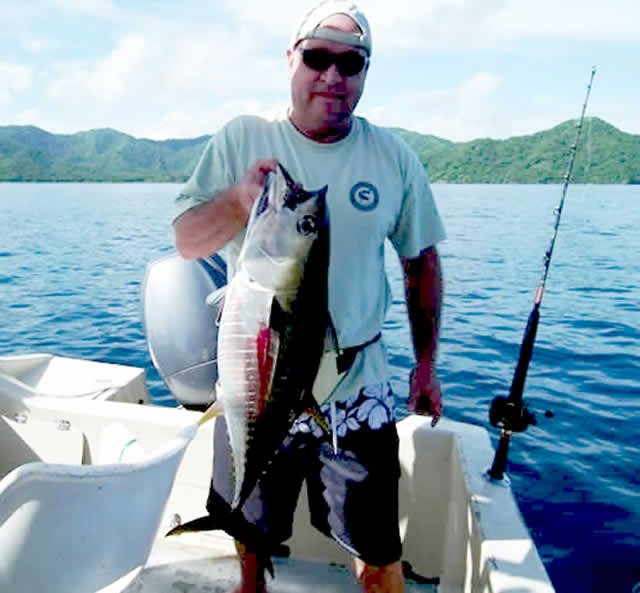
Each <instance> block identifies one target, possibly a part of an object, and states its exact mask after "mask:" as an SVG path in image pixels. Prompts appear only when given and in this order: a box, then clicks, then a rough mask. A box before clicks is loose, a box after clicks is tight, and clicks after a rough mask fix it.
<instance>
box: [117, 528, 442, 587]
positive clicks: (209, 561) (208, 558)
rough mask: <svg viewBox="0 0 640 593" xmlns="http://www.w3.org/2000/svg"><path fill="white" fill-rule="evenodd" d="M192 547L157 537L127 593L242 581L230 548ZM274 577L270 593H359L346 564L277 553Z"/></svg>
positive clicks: (233, 584)
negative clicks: (219, 550) (217, 550)
mask: <svg viewBox="0 0 640 593" xmlns="http://www.w3.org/2000/svg"><path fill="white" fill-rule="evenodd" d="M227 552H229V553H223V554H220V555H218V554H215V555H214V556H212V550H211V549H205V548H203V547H200V546H190V545H188V544H184V543H182V542H176V541H172V540H171V539H164V540H158V541H157V542H156V545H155V546H154V550H153V552H152V555H151V558H150V559H149V562H148V564H147V566H146V568H145V569H143V571H142V572H141V573H140V574H139V575H138V576H137V578H136V579H135V580H134V581H133V582H132V583H131V584H130V585H129V587H127V588H126V589H125V591H124V593H151V592H153V593H227V592H229V591H232V590H233V588H234V587H235V586H236V585H237V584H238V582H239V580H240V569H239V565H238V560H237V558H236V557H235V556H234V555H233V554H232V553H230V550H227ZM273 564H274V572H275V579H273V580H269V582H268V585H267V586H268V589H269V593H300V591H304V592H305V593H334V592H335V593H360V592H361V591H362V588H361V587H360V585H358V584H357V582H356V581H355V579H354V577H353V575H352V574H351V572H350V570H349V568H348V567H346V566H344V565H339V564H323V563H319V562H312V561H309V560H299V559H293V558H275V559H274V561H273ZM405 591H406V593H435V592H437V591H438V587H437V586H436V585H428V584H426V585H425V584H417V583H415V582H412V581H411V580H408V581H407V584H406V586H405Z"/></svg>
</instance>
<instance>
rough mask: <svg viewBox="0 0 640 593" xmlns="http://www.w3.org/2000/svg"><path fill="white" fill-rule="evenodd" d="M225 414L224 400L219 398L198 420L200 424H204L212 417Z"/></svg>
mask: <svg viewBox="0 0 640 593" xmlns="http://www.w3.org/2000/svg"><path fill="white" fill-rule="evenodd" d="M223 414H224V407H223V405H222V402H221V401H220V400H219V399H217V400H216V401H214V402H213V403H212V404H211V405H210V406H209V407H208V408H207V409H206V410H205V411H204V413H203V414H202V416H200V420H198V426H202V425H203V424H204V423H205V422H208V421H209V420H211V419H212V418H217V417H218V416H222V415H223Z"/></svg>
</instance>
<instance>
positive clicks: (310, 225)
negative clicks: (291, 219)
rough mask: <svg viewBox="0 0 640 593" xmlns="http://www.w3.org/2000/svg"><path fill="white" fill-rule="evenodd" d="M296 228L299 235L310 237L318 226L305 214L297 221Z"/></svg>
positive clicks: (312, 218)
mask: <svg viewBox="0 0 640 593" xmlns="http://www.w3.org/2000/svg"><path fill="white" fill-rule="evenodd" d="M297 228H298V232H299V233H302V234H303V235H311V234H313V233H315V232H316V231H317V230H318V225H317V223H316V219H315V218H314V217H313V216H311V215H309V214H307V215H306V216H303V217H302V218H301V219H300V220H298V225H297Z"/></svg>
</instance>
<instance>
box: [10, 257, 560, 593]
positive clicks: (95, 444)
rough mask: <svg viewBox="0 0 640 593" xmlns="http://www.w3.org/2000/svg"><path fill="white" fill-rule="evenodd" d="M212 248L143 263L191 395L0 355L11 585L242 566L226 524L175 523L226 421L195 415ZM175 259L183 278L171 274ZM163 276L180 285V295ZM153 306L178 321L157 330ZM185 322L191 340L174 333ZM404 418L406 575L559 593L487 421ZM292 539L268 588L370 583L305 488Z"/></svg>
mask: <svg viewBox="0 0 640 593" xmlns="http://www.w3.org/2000/svg"><path fill="white" fill-rule="evenodd" d="M218 263H219V262H218ZM212 264H216V262H215V261H213V260H212V261H211V262H209V264H207V266H206V268H203V267H202V266H201V265H200V264H193V263H184V262H183V261H182V260H179V259H177V258H175V257H169V258H168V259H165V260H163V262H161V264H160V265H153V266H151V267H150V268H149V270H148V272H147V277H146V281H145V286H146V287H147V288H146V289H145V291H149V290H151V292H152V293H153V294H154V295H155V296H154V297H153V298H151V299H149V298H145V299H144V300H145V303H144V310H145V313H144V314H145V325H146V326H147V327H146V330H147V337H148V341H149V350H150V353H151V356H152V359H153V360H154V364H156V366H157V367H159V368H158V370H159V372H160V375H161V376H162V377H163V378H164V379H165V382H166V383H167V385H168V386H169V388H170V389H171V391H172V393H173V394H174V395H175V396H176V399H177V400H178V401H179V402H180V401H182V402H183V404H184V405H182V406H180V407H177V408H170V407H168V406H161V405H156V404H154V403H153V402H151V401H150V398H149V395H148V393H147V390H146V387H145V381H144V371H143V369H135V368H131V367H124V366H121V365H113V364H106V365H105V363H94V362H92V361H85V360H80V359H62V358H59V357H54V356H51V355H49V354H34V355H22V356H16V357H4V358H2V359H0V373H1V374H0V550H2V554H0V591H3V593H41V592H43V591H47V593H94V592H100V593H116V592H126V593H151V592H153V593H176V591H184V592H190V593H197V592H205V591H206V592H208V593H219V592H220V593H221V592H223V591H228V590H231V589H232V587H233V586H234V584H236V583H237V582H238V580H239V565H238V562H237V558H236V557H235V556H236V554H235V547H234V543H233V541H232V539H231V538H230V537H229V536H228V535H226V534H225V533H223V532H218V531H212V532H200V533H184V534H181V535H177V536H171V537H166V536H165V534H166V533H167V532H168V531H169V530H170V529H172V528H173V527H175V526H176V525H178V524H182V523H184V522H186V521H189V520H191V519H194V518H197V517H199V516H201V515H203V514H204V513H205V503H206V500H207V495H208V492H209V480H210V471H211V465H212V456H213V442H214V438H213V437H214V431H215V423H214V422H209V423H205V424H204V425H203V426H201V427H198V425H197V423H198V420H199V419H200V417H201V411H199V410H198V409H197V408H201V407H202V406H203V405H205V404H206V403H208V402H209V401H211V400H212V399H213V398H214V397H215V392H214V391H212V389H211V387H210V386H211V380H212V377H215V375H216V367H215V352H213V350H212V349H211V347H210V344H209V341H210V340H211V332H212V331H215V327H214V326H211V325H207V324H206V323H200V324H198V323H197V320H198V319H201V318H202V316H203V315H204V314H205V313H206V312H207V311H208V312H209V313H210V314H211V313H215V311H211V310H210V307H212V306H214V307H215V303H216V302H217V301H216V299H207V295H208V294H209V293H210V292H211V291H213V292H214V293H215V292H217V291H218V290H219V289H220V288H221V287H222V286H221V285H222V284H224V278H223V276H220V269H221V268H220V267H219V266H217V264H216V265H212ZM167 270H169V271H170V273H171V274H172V275H174V277H175V275H176V274H177V275H178V276H179V277H180V278H181V282H180V283H176V282H173V283H167V282H165V281H163V277H166V275H167ZM203 270H205V271H206V272H207V275H208V276H209V277H210V278H213V280H212V281H209V279H208V278H207V277H205V276H204V275H203V273H202V272H203ZM158 287H159V288H158ZM168 291H169V292H170V291H180V298H181V299H182V301H180V302H183V301H186V303H183V305H184V306H183V307H182V308H181V309H177V308H176V307H174V306H173V303H175V302H179V301H177V300H176V299H175V295H173V296H172V295H171V294H168ZM157 296H159V300H154V299H156V297H157ZM160 297H161V298H160ZM209 316H210V315H209ZM156 317H157V318H158V319H162V320H163V323H164V324H166V325H168V326H170V327H172V328H173V329H172V331H171V332H169V333H167V332H153V331H149V327H148V326H149V325H150V324H151V325H153V319H154V318H156ZM213 318H214V319H215V315H213ZM194 323H195V326H196V327H195V329H194V330H193V331H192V330H188V331H187V332H186V333H187V334H188V336H186V337H185V335H181V334H180V333H179V331H178V330H180V329H181V328H184V327H186V326H188V325H189V324H191V325H192V326H193V325H194ZM196 329H198V330H203V331H196ZM175 332H178V333H177V334H176V333H175ZM169 334H170V339H169V338H168V337H167V336H168V335H169ZM176 335H177V336H178V337H176ZM193 336H196V338H195V339H196V340H201V341H202V343H201V344H200V346H201V347H195V348H194V347H193V346H194V344H193V339H194V337H193ZM187 338H188V339H190V340H192V342H191V343H190V345H189V346H190V347H188V348H185V347H182V346H180V347H176V345H175V344H176V343H178V344H182V343H183V339H187ZM196 346H197V344H196ZM205 346H207V347H205ZM194 353H195V354H194ZM125 377H126V379H125ZM134 385H135V389H134V388H133V386H134ZM204 385H207V387H206V388H205V387H204ZM98 386H102V387H101V388H100V389H99V388H98ZM181 398H182V399H181ZM398 432H399V436H400V464H401V470H402V475H401V479H400V486H399V488H400V489H399V493H400V530H401V534H402V539H403V566H404V568H405V574H406V576H407V586H406V589H405V590H406V591H407V592H408V593H418V592H435V591H437V592H439V593H514V592H522V593H525V592H526V593H553V591H554V589H553V586H552V584H551V582H550V580H549V577H548V575H547V573H546V571H545V568H544V565H543V563H542V561H541V559H540V556H539V554H538V551H537V549H536V546H535V544H534V542H533V540H532V538H531V536H530V534H529V531H528V530H527V527H526V525H525V523H524V520H523V518H522V515H521V514H520V511H519V509H518V506H517V504H516V501H515V498H514V495H513V492H512V490H511V487H510V485H509V481H508V479H502V480H496V479H492V478H490V477H489V475H488V471H487V470H488V469H489V467H490V465H491V462H492V459H493V457H494V450H493V447H492V445H491V441H490V438H489V434H488V432H487V431H486V430H485V429H484V428H483V427H480V426H475V425H471V424H467V423H463V422H456V421H453V420H450V419H447V418H442V419H441V420H440V422H439V423H438V425H437V427H435V428H432V427H431V419H430V418H428V417H423V416H408V417H406V418H404V419H402V420H401V421H399V422H398ZM303 490H304V488H303ZM286 546H287V547H288V550H289V553H288V554H287V555H283V556H282V557H277V558H275V559H274V568H275V572H274V574H275V577H274V578H273V580H270V581H269V582H268V588H269V591H270V592H271V593H289V592H293V591H295V592H298V591H305V592H310V593H314V592H316V591H317V592H320V591H322V592H329V593H331V592H335V593H347V592H350V591H360V587H359V585H358V584H357V583H356V582H355V579H354V577H353V576H352V574H351V571H350V569H349V564H350V559H349V557H348V555H347V553H346V552H345V551H344V550H343V549H342V548H340V547H339V546H338V545H337V544H336V543H334V542H333V541H332V540H329V539H328V538H326V537H324V536H322V535H320V534H319V533H318V532H317V531H315V530H314V529H313V528H312V527H311V526H310V522H309V519H308V508H307V503H306V495H305V493H304V491H303V492H302V494H301V496H300V500H299V504H298V508H297V510H296V515H295V520H294V529H293V535H292V537H291V538H290V540H288V541H287V542H286Z"/></svg>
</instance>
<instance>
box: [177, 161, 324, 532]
mask: <svg viewBox="0 0 640 593" xmlns="http://www.w3.org/2000/svg"><path fill="white" fill-rule="evenodd" d="M327 190H328V186H324V187H323V188H322V189H320V190H315V191H307V190H305V189H304V188H303V187H302V186H301V185H300V184H299V183H296V182H295V181H294V180H293V179H292V177H291V176H290V174H289V173H288V172H287V170H286V169H285V168H284V167H283V166H282V164H280V163H279V164H278V167H277V169H276V170H275V171H273V172H270V173H269V174H268V175H267V179H266V182H265V186H264V189H263V191H262V193H261V195H260V196H259V197H258V198H257V199H256V200H255V201H254V204H253V207H252V210H251V213H250V215H249V221H248V224H247V228H246V233H245V238H244V241H243V244H242V247H241V249H240V254H239V256H238V260H237V264H236V273H235V275H234V276H233V278H232V279H231V281H230V282H229V284H228V286H227V287H226V292H225V295H224V303H223V306H222V314H221V317H220V322H219V330H218V352H217V359H218V385H217V387H216V394H217V398H216V401H215V402H214V403H213V404H212V405H211V406H210V408H209V409H208V410H207V411H205V413H204V414H203V416H202V417H201V419H200V423H201V424H202V423H204V422H206V421H207V420H209V419H210V418H212V417H215V416H218V415H221V414H222V415H224V417H225V420H226V423H227V430H228V435H229V445H230V449H231V454H232V459H233V475H232V476H229V479H232V480H233V481H234V483H233V487H232V491H233V492H234V495H233V501H232V503H231V509H232V510H234V509H239V508H241V507H242V505H243V503H244V502H245V501H246V499H247V497H248V496H249V494H250V493H251V491H252V490H253V488H254V486H255V484H256V482H257V481H258V479H259V477H260V475H261V474H262V473H263V472H265V471H268V465H269V460H270V459H271V458H272V457H273V455H275V453H276V451H277V449H278V447H279V445H280V444H281V443H282V441H283V440H284V438H285V436H286V435H287V433H288V431H289V429H290V428H291V426H292V424H293V422H294V421H295V419H296V418H297V417H298V416H299V415H300V414H301V413H302V412H304V411H311V413H313V415H314V417H316V418H319V414H318V404H317V402H316V400H315V399H314V397H313V384H314V380H315V378H316V375H317V373H318V368H319V366H320V360H321V358H322V355H323V352H324V342H325V336H326V332H327V327H328V324H329V312H328V274H329V211H328V207H327V203H326V194H327ZM327 430H328V429H327ZM235 519H237V514H236V517H235ZM235 519H234V520H233V521H229V520H228V518H227V519H224V520H223V519H221V521H216V520H215V518H212V517H201V518H200V519H196V520H194V521H191V522H189V523H186V524H184V525H179V526H177V527H175V528H174V529H173V530H171V531H170V532H169V533H168V534H167V535H173V534H176V533H183V532H185V531H191V530H193V531H196V530H197V531H200V530H203V529H215V528H222V529H224V530H225V531H227V532H228V533H229V532H233V531H235V533H230V534H231V535H232V536H237V535H238V531H241V530H242V529H243V527H242V526H241V527H240V528H233V525H237V521H236V520H235ZM245 527H246V526H245Z"/></svg>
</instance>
